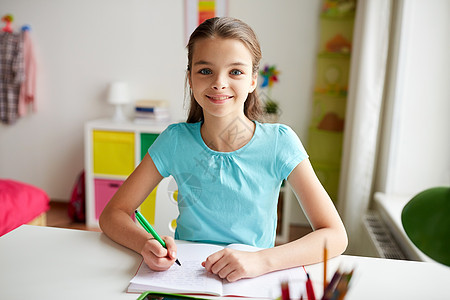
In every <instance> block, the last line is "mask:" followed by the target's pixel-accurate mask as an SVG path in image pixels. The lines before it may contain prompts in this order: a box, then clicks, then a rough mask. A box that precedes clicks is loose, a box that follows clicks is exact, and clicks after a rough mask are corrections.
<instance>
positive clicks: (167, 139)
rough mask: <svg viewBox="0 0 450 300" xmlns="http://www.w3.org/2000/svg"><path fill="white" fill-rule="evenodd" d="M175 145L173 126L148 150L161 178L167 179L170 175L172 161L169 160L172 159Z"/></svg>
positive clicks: (174, 129) (174, 128)
mask: <svg viewBox="0 0 450 300" xmlns="http://www.w3.org/2000/svg"><path fill="white" fill-rule="evenodd" d="M175 143H176V127H175V124H173V125H170V126H169V127H167V128H166V130H164V131H163V132H162V133H161V134H160V135H159V136H158V137H157V138H156V140H155V141H154V142H153V144H152V145H151V146H150V148H149V149H148V154H149V155H150V157H151V158H152V160H153V163H154V164H155V166H156V168H157V169H158V171H159V173H160V174H161V176H163V177H168V176H169V175H170V174H171V172H170V170H171V169H172V166H171V163H172V161H173V160H172V159H170V158H171V157H173V151H174V144H175Z"/></svg>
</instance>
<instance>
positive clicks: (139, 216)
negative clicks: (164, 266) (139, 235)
mask: <svg viewBox="0 0 450 300" xmlns="http://www.w3.org/2000/svg"><path fill="white" fill-rule="evenodd" d="M134 213H135V214H136V219H137V220H138V222H139V224H141V225H142V227H144V229H145V230H147V232H148V233H150V234H151V235H152V236H153V237H154V238H155V239H156V240H157V241H158V242H159V243H160V244H161V246H163V247H164V248H166V249H167V247H166V242H164V240H163V239H162V238H161V237H160V236H159V234H158V233H157V232H156V231H155V229H154V228H153V227H152V225H150V223H149V222H148V221H147V219H145V218H144V216H143V215H142V214H141V213H140V212H139V211H137V210H135V211H134ZM175 262H176V263H177V265H179V266H180V267H181V263H180V262H179V261H178V258H177V260H175Z"/></svg>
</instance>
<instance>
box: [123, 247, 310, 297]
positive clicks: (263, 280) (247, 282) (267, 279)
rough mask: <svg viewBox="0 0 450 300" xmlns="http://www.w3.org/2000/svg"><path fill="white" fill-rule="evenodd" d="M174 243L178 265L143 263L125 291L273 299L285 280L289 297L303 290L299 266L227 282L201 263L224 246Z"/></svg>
mask: <svg viewBox="0 0 450 300" xmlns="http://www.w3.org/2000/svg"><path fill="white" fill-rule="evenodd" d="M177 246H178V249H177V253H178V259H179V261H180V262H181V265H182V266H181V267H180V266H178V265H176V264H174V265H173V266H172V267H171V268H170V269H169V270H167V271H163V272H155V271H152V270H150V268H149V267H148V266H147V265H146V264H145V263H144V262H142V263H141V265H140V266H139V269H138V271H137V273H136V275H135V276H134V278H133V279H131V281H130V285H129V286H128V292H137V293H141V292H144V291H156V292H168V293H183V294H206V295H216V296H243V297H257V298H271V299H275V298H278V297H279V296H280V295H281V288H280V286H281V283H282V282H284V281H288V282H289V288H290V295H291V298H297V299H298V298H300V295H302V294H303V293H304V288H305V282H306V273H305V271H304V270H303V269H302V268H292V269H287V270H282V271H277V272H272V273H269V274H265V275H262V276H259V277H256V278H251V279H241V280H238V281H236V282H232V283H230V282H228V281H226V280H222V279H221V278H219V277H218V276H216V275H213V274H210V273H208V272H207V271H206V270H205V268H203V267H202V265H201V263H202V262H203V261H205V259H206V258H207V257H208V256H209V255H210V254H212V253H214V252H217V251H219V250H221V249H223V248H224V247H222V246H217V245H211V244H200V243H189V244H185V243H178V245H177ZM227 248H233V249H237V250H242V251H257V250H259V249H258V248H255V247H251V246H246V245H241V244H231V245H228V246H227Z"/></svg>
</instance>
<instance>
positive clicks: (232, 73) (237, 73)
mask: <svg viewBox="0 0 450 300" xmlns="http://www.w3.org/2000/svg"><path fill="white" fill-rule="evenodd" d="M230 74H231V75H241V74H242V72H241V71H239V70H233V71H231V72H230Z"/></svg>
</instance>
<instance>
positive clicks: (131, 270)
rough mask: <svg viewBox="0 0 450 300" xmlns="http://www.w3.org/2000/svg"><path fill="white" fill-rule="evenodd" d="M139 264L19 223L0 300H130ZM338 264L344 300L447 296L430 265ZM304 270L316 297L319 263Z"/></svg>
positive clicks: (446, 273)
mask: <svg viewBox="0 0 450 300" xmlns="http://www.w3.org/2000/svg"><path fill="white" fill-rule="evenodd" d="M140 262H141V257H140V256H139V255H138V254H136V253H134V252H133V251H131V250H128V249H126V248H124V247H122V246H120V245H118V244H116V243H114V242H112V241H111V240H109V238H107V237H106V236H105V235H103V234H102V233H99V232H88V231H79V230H69V229H58V228H51V227H37V226H30V225H23V226H21V227H19V228H18V229H16V230H14V231H12V232H10V233H8V234H6V235H4V236H2V237H0V299H8V300H14V299H45V300H51V299H77V300H78V299H106V300H112V299H136V298H137V297H138V295H137V294H127V293H126V292H125V291H126V289H127V287H128V282H129V281H130V279H131V278H132V277H133V276H134V274H135V272H136V270H137V268H138V265H139V263H140ZM339 265H341V266H342V267H348V268H351V267H353V266H354V267H356V271H355V272H356V273H355V275H354V278H353V279H352V283H353V284H352V288H351V289H350V291H349V293H348V294H347V297H346V299H349V300H351V299H355V300H356V299H358V300H361V299H448V298H449V296H450V268H448V267H445V266H442V265H438V264H436V263H426V262H411V261H397V260H385V259H377V258H365V257H355V256H345V255H343V256H340V257H337V258H334V259H331V260H330V261H329V266H328V270H329V277H331V275H332V273H333V272H334V270H336V268H337V267H338V266H339ZM306 269H307V271H308V272H309V273H310V275H311V278H312V279H313V280H314V281H315V283H314V284H315V289H316V294H320V295H321V293H320V292H319V290H320V289H321V285H322V278H323V274H322V272H323V266H322V264H317V265H312V266H307V267H306ZM228 299H229V298H228ZM240 299H242V298H240Z"/></svg>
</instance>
